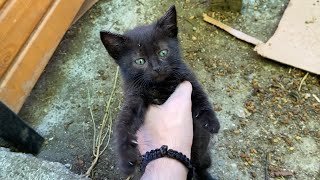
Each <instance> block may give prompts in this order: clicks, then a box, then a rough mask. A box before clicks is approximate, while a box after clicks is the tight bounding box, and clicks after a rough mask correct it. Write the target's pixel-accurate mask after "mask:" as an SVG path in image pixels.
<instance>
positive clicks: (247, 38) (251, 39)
mask: <svg viewBox="0 0 320 180" xmlns="http://www.w3.org/2000/svg"><path fill="white" fill-rule="evenodd" d="M202 16H203V20H204V21H206V22H208V23H210V24H213V25H215V26H218V27H219V28H221V29H223V30H225V31H227V32H228V33H230V34H232V35H233V36H235V37H236V38H238V39H241V40H243V41H246V42H248V43H251V44H254V45H258V44H262V43H263V42H262V41H260V40H259V39H256V38H254V37H252V36H249V35H247V34H245V33H243V32H241V31H238V30H236V29H233V28H232V27H230V26H227V25H225V24H223V23H222V22H220V21H217V20H215V19H213V18H211V17H209V16H208V15H207V14H205V13H204V14H203V15H202Z"/></svg>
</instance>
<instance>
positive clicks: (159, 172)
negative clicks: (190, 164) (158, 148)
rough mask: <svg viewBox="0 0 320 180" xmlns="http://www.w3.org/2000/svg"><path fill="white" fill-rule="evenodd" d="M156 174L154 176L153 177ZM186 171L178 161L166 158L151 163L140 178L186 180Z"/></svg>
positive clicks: (144, 179) (143, 179) (145, 179)
mask: <svg viewBox="0 0 320 180" xmlns="http://www.w3.org/2000/svg"><path fill="white" fill-rule="evenodd" d="M155 174H156V175H155ZM187 174H188V169H187V168H186V167H185V166H184V165H183V164H182V163H181V162H179V161H177V160H175V159H171V158H167V157H162V158H159V159H156V160H153V161H151V162H150V163H149V164H148V165H147V167H146V170H145V173H144V174H143V176H142V178H141V179H142V180H147V179H148V180H149V179H150V180H152V178H155V177H156V179H168V180H176V179H186V178H187Z"/></svg>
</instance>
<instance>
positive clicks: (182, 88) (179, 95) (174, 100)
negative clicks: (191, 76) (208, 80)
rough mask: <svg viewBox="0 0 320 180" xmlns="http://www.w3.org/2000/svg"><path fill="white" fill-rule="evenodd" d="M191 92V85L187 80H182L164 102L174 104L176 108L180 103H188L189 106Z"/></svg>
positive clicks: (169, 104)
mask: <svg viewBox="0 0 320 180" xmlns="http://www.w3.org/2000/svg"><path fill="white" fill-rule="evenodd" d="M191 93H192V85H191V83H190V82H189V81H184V82H182V83H181V84H179V85H178V86H177V88H176V90H175V91H174V92H173V93H172V94H171V96H170V97H169V98H168V100H167V101H166V102H165V105H167V106H172V105H173V106H175V107H174V108H177V107H179V106H181V105H184V104H186V105H189V106H191Z"/></svg>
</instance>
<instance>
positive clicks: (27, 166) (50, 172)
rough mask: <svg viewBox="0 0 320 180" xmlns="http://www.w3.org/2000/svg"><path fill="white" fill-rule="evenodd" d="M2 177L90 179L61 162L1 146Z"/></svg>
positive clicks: (16, 179)
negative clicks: (73, 171)
mask: <svg viewBox="0 0 320 180" xmlns="http://www.w3.org/2000/svg"><path fill="white" fill-rule="evenodd" d="M0 179H3V180H26V179H48V180H49V179H50V180H80V179H81V180H89V178H84V177H81V176H79V175H76V174H74V173H72V172H71V171H70V170H69V169H68V168H67V167H66V166H64V165H62V164H61V163H57V162H49V161H45V160H41V159H37V158H35V157H34V156H32V155H30V154H23V153H13V152H10V151H9V150H8V149H5V148H0Z"/></svg>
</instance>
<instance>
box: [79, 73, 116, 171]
mask: <svg viewBox="0 0 320 180" xmlns="http://www.w3.org/2000/svg"><path fill="white" fill-rule="evenodd" d="M118 76H119V67H118V68H117V71H116V74H115V77H114V82H113V87H112V91H111V94H110V96H109V99H108V102H107V104H106V105H105V111H104V116H103V119H102V123H101V126H100V131H99V134H98V135H97V129H96V124H95V121H94V117H93V112H92V107H91V104H89V109H90V115H91V121H92V124H93V143H92V153H93V156H94V159H93V161H92V163H91V166H90V167H89V169H88V170H87V172H86V173H85V176H86V177H89V176H90V174H91V171H92V169H93V168H94V167H95V165H96V164H97V162H98V160H99V157H100V156H101V155H102V154H103V152H104V151H105V150H106V149H107V147H108V145H109V142H110V137H111V133H112V129H111V128H112V119H111V118H110V111H109V109H110V104H111V101H112V98H113V96H114V93H115V89H116V85H117V81H118ZM88 98H89V103H90V101H91V99H90V93H89V91H88ZM107 125H108V127H107V129H106V130H105V128H106V126H107ZM106 137H108V139H107V142H106V143H104V141H105V138H106ZM104 144H105V145H104ZM103 145H104V147H103Z"/></svg>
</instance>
